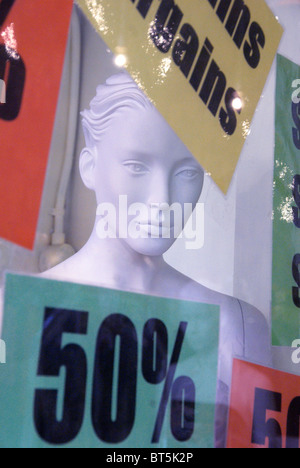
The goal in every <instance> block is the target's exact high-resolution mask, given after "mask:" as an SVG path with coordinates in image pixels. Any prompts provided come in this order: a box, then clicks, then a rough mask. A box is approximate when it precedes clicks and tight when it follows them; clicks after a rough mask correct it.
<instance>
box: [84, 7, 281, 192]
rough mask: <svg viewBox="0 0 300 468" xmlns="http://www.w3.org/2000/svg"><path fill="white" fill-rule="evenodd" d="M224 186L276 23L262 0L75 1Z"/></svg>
mask: <svg viewBox="0 0 300 468" xmlns="http://www.w3.org/2000/svg"><path fill="white" fill-rule="evenodd" d="M77 2H78V3H79V5H80V6H81V8H82V9H83V11H84V12H85V14H86V15H87V17H88V18H89V19H90V20H91V21H92V23H93V24H94V26H95V27H96V29H97V31H98V32H99V33H100V35H101V37H102V38H103V39H104V40H105V42H106V43H107V45H108V46H109V47H110V48H111V50H112V51H113V52H114V53H116V54H122V55H123V56H124V59H125V60H126V66H127V69H128V71H129V72H130V73H131V75H132V76H133V78H134V79H135V80H136V81H137V83H138V84H139V85H140V86H141V88H142V89H143V90H144V91H145V93H146V94H147V95H148V97H149V98H150V100H151V101H152V102H153V103H154V104H155V105H156V107H157V109H158V110H159V111H160V112H161V114H162V115H163V116H164V117H165V119H166V120H167V121H168V123H169V124H170V125H171V127H172V128H173V129H174V131H175V132H176V133H177V134H178V136H179V137H180V138H181V139H182V141H183V142H184V144H185V145H186V146H187V147H188V149H189V150H190V151H191V153H192V154H193V155H194V156H195V157H196V158H197V160H198V161H199V162H200V164H201V165H202V166H203V167H204V169H205V170H206V171H207V172H208V173H210V174H211V176H212V177H213V179H214V180H215V182H216V183H217V184H218V186H219V187H220V188H221V189H222V190H223V191H224V192H226V191H227V189H228V187H229V185H230V181H231V178H232V175H233V172H234V170H235V167H236V164H237V161H238V158H239V155H240V153H241V150H242V147H243V144H244V142H245V139H246V137H247V135H248V134H249V128H250V123H251V120H252V118H253V115H254V112H255V109H256V106H257V103H258V100H259V98H260V96H261V93H262V90H263V87H264V84H265V82H266V79H267V76H268V73H269V71H270V67H271V65H272V62H273V59H274V56H275V53H276V50H277V48H278V45H279V42H280V39H281V36H282V32H283V30H282V28H281V26H280V25H279V23H278V21H277V20H276V18H275V17H274V15H273V14H272V12H271V11H270V10H269V8H268V6H267V5H266V3H265V1H264V0H260V1H257V0H247V1H243V0H118V1H114V0H77Z"/></svg>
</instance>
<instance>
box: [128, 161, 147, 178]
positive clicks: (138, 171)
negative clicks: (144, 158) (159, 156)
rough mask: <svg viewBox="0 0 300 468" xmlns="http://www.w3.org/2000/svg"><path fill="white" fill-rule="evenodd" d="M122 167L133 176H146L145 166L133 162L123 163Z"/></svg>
mask: <svg viewBox="0 0 300 468" xmlns="http://www.w3.org/2000/svg"><path fill="white" fill-rule="evenodd" d="M124 167H126V169H127V170H128V172H130V173H131V174H134V175H144V174H148V172H149V169H148V168H147V166H145V164H142V163H138V162H134V161H128V162H126V163H124Z"/></svg>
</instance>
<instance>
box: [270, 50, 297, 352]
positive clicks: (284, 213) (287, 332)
mask: <svg viewBox="0 0 300 468" xmlns="http://www.w3.org/2000/svg"><path fill="white" fill-rule="evenodd" d="M299 228H300V67H299V66H298V65H296V64H294V63H293V62H291V61H290V60H288V59H286V58H284V57H282V56H281V55H278V58H277V90H276V145H275V172H274V224H273V306H272V332H273V333H272V334H273V345H274V346H289V347H290V346H291V345H292V343H293V342H294V340H296V339H299V338H300V231H299Z"/></svg>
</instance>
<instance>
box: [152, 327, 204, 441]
mask: <svg viewBox="0 0 300 468" xmlns="http://www.w3.org/2000/svg"><path fill="white" fill-rule="evenodd" d="M187 326H188V323H187V322H180V324H179V328H178V331H177V336H176V340H175V345H174V348H173V352H172V356H171V360H170V364H169V366H168V363H167V359H168V332H167V329H166V327H165V325H164V323H163V322H161V321H159V320H150V321H149V322H147V324H146V326H145V330H144V343H145V344H146V346H145V347H144V350H143V351H144V352H143V374H144V377H145V379H146V380H147V381H148V382H149V383H152V384H158V383H161V382H162V381H163V380H165V382H164V388H163V392H162V396H161V400H160V404H159V409H158V413H157V417H156V422H155V427H154V431H153V436H152V443H153V444H155V443H158V442H159V441H160V437H161V432H162V427H163V424H164V421H165V416H166V410H167V406H168V402H169V400H170V397H171V431H172V434H173V436H174V438H175V439H176V440H178V441H180V442H185V441H187V440H189V439H190V438H191V437H192V435H193V432H194V425H195V398H196V389H195V384H194V382H193V380H192V379H190V378H189V377H185V376H183V377H178V378H177V379H176V380H174V379H175V374H176V370H177V365H178V362H179V358H180V354H181V350H182V345H183V342H184V338H185V334H186V330H187ZM147 337H148V340H147V339H146V338H147ZM149 363H150V364H149ZM151 367H152V369H151Z"/></svg>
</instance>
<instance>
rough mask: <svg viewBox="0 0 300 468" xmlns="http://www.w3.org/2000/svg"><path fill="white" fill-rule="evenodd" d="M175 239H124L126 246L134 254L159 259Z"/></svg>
mask: <svg viewBox="0 0 300 468" xmlns="http://www.w3.org/2000/svg"><path fill="white" fill-rule="evenodd" d="M175 240H176V239H162V238H159V239H150V238H149V239H126V241H125V242H126V244H127V246H128V247H130V249H131V250H133V251H134V252H136V253H138V254H140V255H144V256H146V257H161V256H162V255H164V254H165V253H166V252H167V251H168V250H169V249H170V248H171V247H172V245H173V244H174V242H175Z"/></svg>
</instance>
